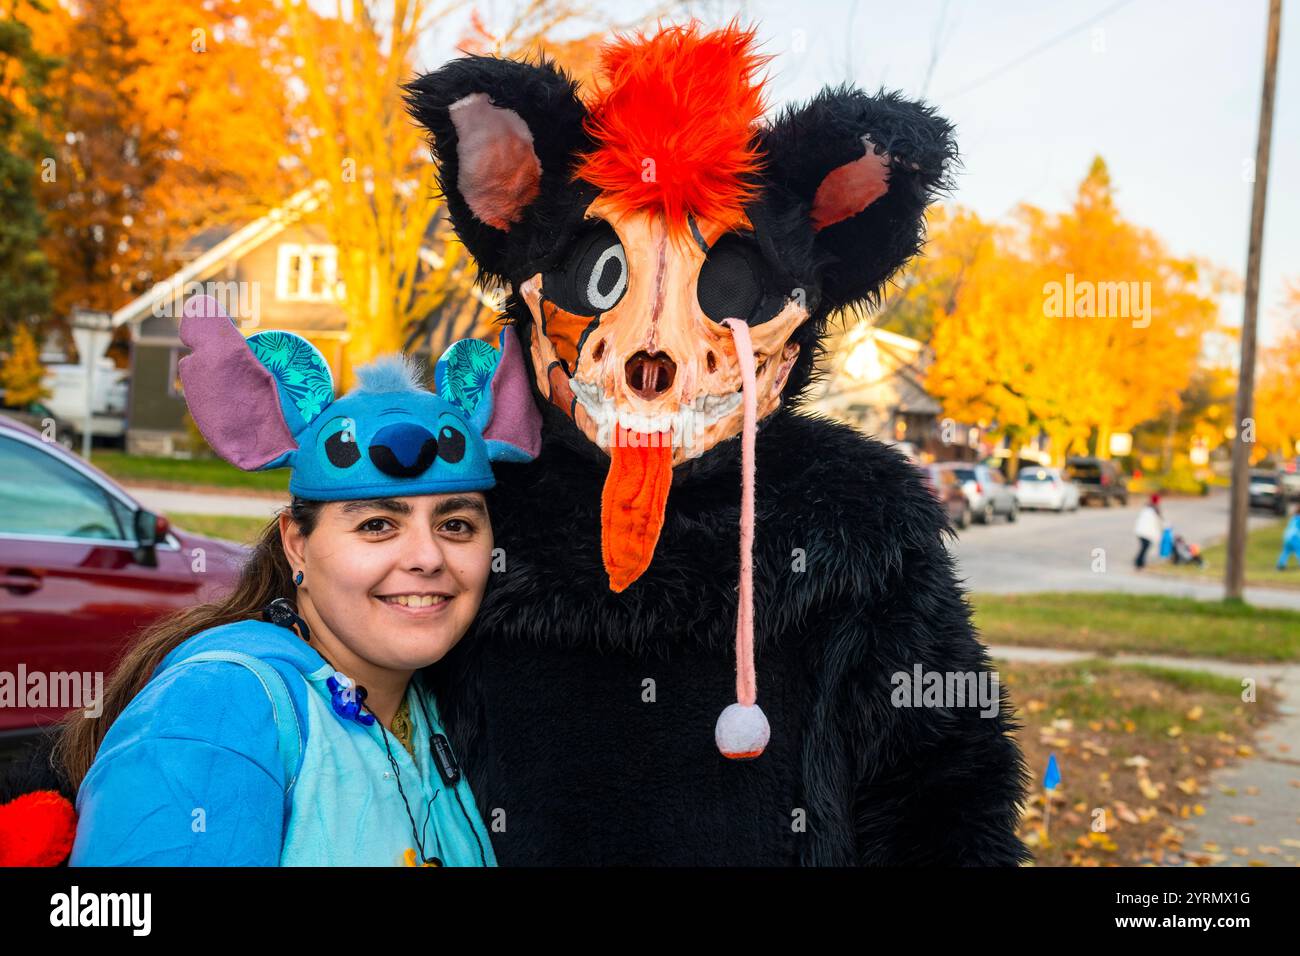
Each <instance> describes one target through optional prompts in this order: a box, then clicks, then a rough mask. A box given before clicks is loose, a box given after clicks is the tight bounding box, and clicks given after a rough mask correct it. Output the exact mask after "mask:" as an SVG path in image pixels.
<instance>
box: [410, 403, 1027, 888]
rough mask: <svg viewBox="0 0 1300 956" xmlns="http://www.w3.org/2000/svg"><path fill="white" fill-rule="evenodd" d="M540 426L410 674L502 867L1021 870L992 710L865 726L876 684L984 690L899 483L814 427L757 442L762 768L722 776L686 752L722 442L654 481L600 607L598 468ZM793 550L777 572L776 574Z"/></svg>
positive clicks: (941, 519)
mask: <svg viewBox="0 0 1300 956" xmlns="http://www.w3.org/2000/svg"><path fill="white" fill-rule="evenodd" d="M548 418H550V419H553V417H552V416H548ZM564 424H566V422H564V421H560V422H558V423H555V422H553V420H548V423H547V427H546V428H545V429H544V431H543V435H544V444H543V452H542V455H541V457H540V458H538V460H537V461H536V462H535V463H533V464H532V465H527V466H506V467H502V468H500V469H499V471H498V475H499V483H498V486H497V488H496V489H494V490H493V491H492V492H490V493H489V501H490V511H491V513H492V516H493V526H494V528H496V529H497V546H498V547H502V548H504V549H505V554H506V556H507V562H508V563H507V570H506V572H505V573H504V574H500V575H495V576H494V578H495V580H494V583H493V585H492V587H491V590H490V592H489V594H488V596H487V598H486V599H485V601H484V604H483V608H482V610H481V611H480V613H479V617H478V618H477V622H476V625H475V627H474V628H473V629H472V630H471V632H470V633H469V634H468V635H466V637H465V638H464V639H463V640H462V641H461V642H460V644H458V645H457V647H456V648H455V649H454V650H453V651H452V653H451V654H450V655H448V657H447V658H446V659H444V661H443V662H441V663H440V664H438V665H436V666H435V668H433V672H434V673H435V674H436V676H437V680H438V699H439V701H440V703H441V706H442V709H443V716H444V717H445V719H446V721H447V724H448V726H449V727H450V728H452V733H453V737H454V739H453V743H454V745H455V747H456V750H457V752H458V753H459V754H460V755H461V758H462V762H463V763H464V765H465V769H466V773H467V774H468V775H469V779H470V781H471V784H472V785H473V788H474V793H475V796H476V797H477V798H478V801H479V809H480V811H481V812H482V814H483V819H484V820H485V821H487V822H488V826H489V829H492V828H493V823H492V820H493V819H494V817H493V814H494V813H496V812H497V811H498V810H501V811H504V821H505V828H504V831H503V832H494V833H493V837H492V839H493V846H494V847H495V849H496V852H497V858H498V860H499V862H500V863H501V865H503V866H511V865H519V864H547V865H558V864H579V865H581V864H591V865H604V864H696V865H760V866H787V865H795V864H804V865H839V866H848V865H855V864H877V865H922V864H955V865H1003V864H1006V865H1010V864H1016V863H1019V862H1021V861H1023V860H1026V859H1028V858H1029V855H1028V853H1027V851H1026V850H1025V848H1024V847H1023V845H1022V844H1021V843H1020V841H1019V840H1018V839H1017V838H1016V836H1015V829H1016V824H1017V820H1018V818H1019V812H1020V808H1019V803H1020V801H1021V800H1022V799H1023V796H1024V789H1023V783H1022V779H1023V769H1022V765H1021V759H1020V754H1019V751H1018V749H1017V748H1016V746H1015V744H1014V742H1013V741H1012V740H1011V739H1010V738H1009V737H1007V736H1006V732H1007V731H1008V730H1009V729H1010V728H1011V726H1012V722H1011V720H1010V719H1009V717H1008V716H1007V708H1006V705H1005V704H1004V705H1003V709H1002V714H1001V715H1000V716H999V717H997V718H994V719H988V718H984V717H980V716H979V713H978V711H977V710H975V709H973V708H953V709H951V710H944V709H936V708H895V707H893V706H891V704H890V693H891V690H892V686H891V683H890V675H891V674H893V673H895V672H897V671H908V672H910V671H911V669H912V667H913V665H914V664H916V663H920V664H922V666H923V667H924V668H925V669H926V670H942V671H977V670H982V669H985V668H987V667H988V666H989V665H988V659H987V656H986V654H985V652H984V649H983V647H982V645H980V644H979V642H978V641H977V640H976V639H975V636H974V633H973V631H972V628H971V625H970V622H969V610H968V608H967V606H966V604H965V602H964V600H963V597H962V595H961V593H960V591H959V588H958V586H957V584H956V582H955V580H954V577H953V570H952V559H951V557H950V556H949V555H948V553H947V551H946V550H945V548H944V546H943V540H942V539H943V535H944V534H945V528H946V520H947V519H946V516H945V515H944V513H943V511H942V509H941V507H940V505H939V504H938V503H937V502H936V501H935V499H934V497H933V495H932V494H931V493H930V492H929V491H927V490H926V488H925V487H924V486H923V485H922V483H921V480H920V477H919V474H918V472H917V471H916V469H915V468H914V467H913V466H911V465H910V464H908V463H907V461H906V460H904V459H903V458H902V457H901V456H900V455H899V454H898V453H897V452H895V451H893V450H892V449H889V448H887V447H886V446H884V445H882V444H881V443H880V442H877V441H874V440H873V439H870V438H866V437H864V436H863V435H861V434H859V433H858V432H856V431H854V430H853V429H851V428H849V427H848V426H845V425H841V424H837V423H833V422H830V421H827V420H825V419H821V418H815V417H805V416H803V415H800V414H797V413H794V412H790V411H787V410H782V411H780V412H778V413H776V414H775V415H773V416H771V417H769V418H768V419H766V420H765V421H764V422H763V427H762V429H761V431H760V432H759V440H758V460H759V462H760V469H761V470H760V474H761V476H762V477H761V480H760V482H759V485H758V509H759V529H760V534H759V547H758V550H757V552H756V555H755V569H754V574H755V591H756V594H757V595H758V607H757V616H758V619H759V620H760V621H765V622H766V624H765V626H764V627H763V628H761V629H760V637H759V640H758V645H757V650H758V659H759V662H760V665H761V666H760V668H759V672H758V676H759V698H760V700H762V701H763V703H764V708H765V709H766V710H767V712H768V714H769V715H770V716H771V719H772V727H773V737H772V743H771V745H770V746H769V747H768V749H767V751H766V752H765V753H764V754H763V756H762V757H760V758H758V759H757V760H753V761H745V762H733V761H729V760H726V759H724V758H723V757H722V756H720V755H719V754H718V752H717V749H716V748H715V747H714V746H713V742H712V740H711V739H710V737H709V735H708V734H707V732H704V733H702V732H701V731H702V729H703V730H705V731H707V728H708V727H710V726H711V725H712V721H713V720H714V718H715V717H716V716H717V702H718V701H719V700H723V699H725V698H726V695H727V691H728V688H729V686H730V685H731V683H732V682H733V681H734V672H735V664H734V661H733V660H732V656H731V641H732V638H733V629H734V627H735V624H734V622H735V604H736V595H735V585H734V582H735V576H736V566H737V562H738V557H737V546H736V524H737V510H738V507H739V505H738V498H739V478H738V471H739V466H738V461H737V458H738V444H739V442H738V440H736V439H733V440H732V441H729V442H727V443H725V444H723V445H721V446H719V447H717V448H715V449H714V450H713V451H712V452H710V453H709V454H708V455H707V456H706V457H705V458H704V459H702V460H700V461H699V462H697V466H698V467H695V468H691V469H682V468H679V469H678V471H677V473H676V474H675V476H674V482H673V489H672V493H671V494H670V495H669V499H668V508H669V511H668V520H667V522H666V523H665V526H664V531H663V536H662V537H661V539H660V543H659V547H658V550H657V553H656V557H655V561H654V563H653V564H652V565H651V567H650V570H649V571H648V572H647V573H646V575H645V577H644V578H642V580H641V581H639V582H638V583H637V584H636V585H634V586H633V587H632V588H631V589H629V590H628V591H627V592H625V593H624V594H622V595H615V594H611V593H610V592H609V590H608V587H607V586H606V582H605V576H604V569H603V567H602V566H601V563H600V555H599V552H598V549H597V547H596V544H595V539H594V537H593V534H592V531H591V529H593V528H594V527H596V525H597V524H598V518H597V511H596V506H597V505H598V503H599V500H600V484H601V481H602V480H603V477H604V473H603V468H602V462H601V461H600V460H599V459H598V457H597V455H596V454H595V449H590V451H588V449H589V448H590V446H588V448H574V447H573V445H574V442H573V441H570V440H566V439H565V438H564V437H562V436H560V435H557V431H559V430H560V429H559V427H552V426H563V425H564ZM570 429H571V426H570ZM582 441H585V440H582ZM813 448H815V449H816V451H817V453H816V455H815V456H805V455H804V454H800V452H801V451H804V450H807V449H813ZM796 548H802V549H804V551H805V552H806V555H807V569H806V570H805V571H804V572H802V573H791V571H790V567H791V563H792V561H793V560H794V559H793V553H794V550H795V549H796ZM647 678H652V679H653V680H654V681H655V684H656V701H655V702H654V703H645V702H643V701H642V682H643V681H644V680H646V679H647ZM799 810H803V811H806V814H805V815H804V816H806V832H798V830H797V824H798V823H799V821H800V818H801V815H800V814H799V813H798V811H799Z"/></svg>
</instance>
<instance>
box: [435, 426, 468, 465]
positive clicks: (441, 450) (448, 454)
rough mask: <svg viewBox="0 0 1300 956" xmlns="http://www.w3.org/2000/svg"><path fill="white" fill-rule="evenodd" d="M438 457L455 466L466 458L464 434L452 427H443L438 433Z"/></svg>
mask: <svg viewBox="0 0 1300 956" xmlns="http://www.w3.org/2000/svg"><path fill="white" fill-rule="evenodd" d="M438 457H439V458H441V459H442V460H443V461H445V462H449V463H450V464H453V465H454V464H456V462H458V461H460V460H461V459H462V458H464V457H465V436H464V434H462V433H461V432H460V431H458V430H457V429H455V428H452V427H451V426H450V425H443V426H442V428H441V429H440V430H439V432H438Z"/></svg>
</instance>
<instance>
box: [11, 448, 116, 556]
mask: <svg viewBox="0 0 1300 956" xmlns="http://www.w3.org/2000/svg"><path fill="white" fill-rule="evenodd" d="M0 534H43V535H53V536H56V537H66V538H102V539H107V540H111V541H126V540H130V539H128V537H127V535H126V534H125V533H124V530H123V528H122V523H121V521H119V520H118V516H117V513H116V512H115V511H114V510H113V508H112V506H111V505H110V504H109V501H108V496H107V495H106V494H105V493H104V489H102V488H101V487H99V485H97V484H95V482H93V481H91V480H90V479H89V478H87V477H86V476H85V475H82V474H81V473H80V472H78V471H76V470H75V469H74V468H72V467H70V466H68V465H66V464H64V463H63V462H61V461H59V460H58V459H57V458H55V457H54V456H53V455H52V454H50V453H48V452H45V451H42V450H41V449H40V448H37V447H35V446H33V445H29V444H27V443H26V442H20V441H15V440H14V439H12V438H0Z"/></svg>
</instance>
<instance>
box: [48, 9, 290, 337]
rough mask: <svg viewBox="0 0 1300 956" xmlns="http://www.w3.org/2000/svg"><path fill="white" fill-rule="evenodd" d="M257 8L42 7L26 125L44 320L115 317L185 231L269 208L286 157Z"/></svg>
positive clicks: (262, 13)
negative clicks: (43, 106)
mask: <svg viewBox="0 0 1300 956" xmlns="http://www.w3.org/2000/svg"><path fill="white" fill-rule="evenodd" d="M277 24H278V14H277V13H276V11H275V8H274V6H273V4H271V3H270V0H63V2H58V0H50V5H49V8H48V11H47V13H46V15H45V16H43V17H41V18H40V19H39V20H38V21H35V22H34V30H35V35H36V37H37V41H38V43H39V45H40V46H41V49H42V50H43V51H44V52H46V53H48V54H50V55H53V56H56V57H58V58H59V60H60V64H61V65H60V66H59V68H58V69H56V70H54V71H53V72H52V73H51V75H50V79H49V83H48V86H47V91H46V92H47V95H48V98H49V100H50V102H51V104H52V108H51V109H50V110H49V111H47V112H46V113H44V114H43V115H41V116H40V117H39V119H40V122H41V126H42V129H43V131H44V132H45V134H46V137H47V138H48V139H49V141H50V142H51V143H53V144H54V146H53V149H52V150H51V151H50V153H49V155H48V156H47V157H46V159H45V160H44V161H43V170H48V175H45V176H43V177H42V180H41V184H40V193H39V198H40V201H41V205H42V208H43V209H44V210H45V213H46V216H47V218H48V220H49V223H50V234H49V236H48V238H47V239H46V241H45V244H44V248H45V250H46V252H47V253H48V255H49V257H50V260H51V261H52V262H53V263H54V265H55V267H56V268H57V270H58V274H59V284H58V290H57V293H56V296H55V312H56V315H58V316H60V317H63V316H66V315H67V314H68V313H69V312H70V311H71V310H72V309H73V308H74V307H76V306H85V307H89V308H96V309H108V310H112V309H116V308H118V307H120V306H121V305H123V304H125V303H126V302H127V301H129V300H130V299H131V298H133V297H134V296H135V295H138V294H139V293H141V292H143V291H145V290H146V289H148V288H149V287H150V286H152V285H153V284H154V283H155V282H157V281H159V280H160V279H162V278H165V277H166V276H167V275H169V274H170V273H171V272H173V271H174V270H175V268H176V263H175V261H174V258H173V256H174V253H175V252H176V251H177V249H178V248H179V247H180V246H181V245H182V244H183V243H184V242H185V241H186V240H187V239H189V237H190V236H192V235H193V234H194V233H196V232H198V231H200V230H202V229H204V228H206V227H208V226H211V225H215V224H220V223H225V222H233V221H238V220H241V219H246V218H248V217H249V216H251V215H253V214H256V213H259V212H261V211H264V210H265V209H266V208H268V207H270V206H273V205H278V204H279V203H280V202H282V201H283V199H284V197H285V196H286V195H288V194H289V192H290V191H291V190H292V188H293V186H294V184H295V181H298V182H300V181H301V180H302V177H303V174H302V172H301V171H298V173H297V180H295V173H294V171H293V170H292V169H289V168H286V167H285V166H284V165H283V164H282V163H281V158H282V156H283V155H284V153H285V152H286V150H285V146H284V144H285V142H286V140H287V138H288V136H287V126H286V120H285V107H284V95H283V93H282V88H283V86H284V82H285V79H286V78H285V76H284V75H283V74H277V73H275V72H274V64H273V63H272V62H271V61H270V60H269V59H268V58H267V57H266V56H265V55H264V52H265V50H266V47H267V44H268V43H273V42H274V41H275V37H277V36H278V33H279V27H278V25H277Z"/></svg>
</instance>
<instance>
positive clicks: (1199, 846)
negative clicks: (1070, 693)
mask: <svg viewBox="0 0 1300 956" xmlns="http://www.w3.org/2000/svg"><path fill="white" fill-rule="evenodd" d="M989 653H990V654H991V655H992V656H993V657H994V658H995V659H998V660H1004V661H1011V662H1023V663H1031V664H1058V663H1068V662H1070V661H1079V660H1085V659H1087V658H1090V657H1096V656H1097V655H1095V654H1089V653H1088V652H1086V651H1066V650H1058V649H1055V648H1045V647H1041V648H1040V647H1006V646H1001V645H999V646H991V647H990V648H989ZM1105 659H1106V660H1107V661H1110V662H1113V663H1116V664H1153V665H1156V666H1159V667H1170V668H1177V669H1179V670H1194V671H1209V672H1210V673H1213V674H1222V675H1224V676H1227V677H1236V678H1244V677H1250V678H1254V680H1255V682H1256V686H1257V687H1260V688H1267V689H1269V690H1272V691H1274V692H1275V693H1277V694H1278V695H1279V697H1280V700H1279V702H1278V713H1279V716H1278V719H1277V720H1276V721H1274V722H1273V723H1271V724H1269V725H1267V726H1266V727H1265V728H1264V729H1263V730H1262V731H1261V732H1260V734H1259V736H1258V739H1257V745H1256V749H1255V754H1254V756H1252V757H1246V758H1243V759H1241V760H1240V761H1239V762H1238V763H1236V764H1234V765H1233V766H1230V767H1223V768H1221V769H1219V770H1216V771H1214V772H1213V773H1212V774H1211V775H1210V778H1209V785H1208V787H1207V788H1206V791H1207V792H1205V793H1204V794H1203V800H1202V802H1203V804H1204V806H1205V815H1204V816H1202V817H1198V818H1196V819H1194V820H1186V821H1178V822H1177V825H1178V826H1179V828H1180V829H1182V830H1184V831H1185V832H1186V833H1187V840H1186V846H1187V850H1188V852H1197V853H1200V852H1207V851H1204V850H1203V844H1205V843H1211V844H1218V851H1217V853H1216V855H1215V856H1216V863H1215V864H1214V865H1216V866H1233V865H1238V866H1243V865H1245V863H1246V862H1247V860H1251V859H1260V860H1264V861H1267V862H1269V863H1275V864H1278V865H1283V866H1295V865H1297V861H1300V664H1251V663H1242V662H1239V661H1224V660H1211V659H1206V658H1188V657H1164V656H1160V655H1150V654H1116V655H1114V656H1110V657H1106V658H1105ZM1261 846H1268V847H1277V848H1278V850H1280V851H1281V852H1280V853H1279V854H1277V855H1266V854H1263V853H1261V851H1260V849H1259V848H1260V847H1261ZM1235 847H1245V848H1246V849H1247V850H1248V851H1249V854H1248V855H1247V856H1245V857H1243V856H1238V855H1236V854H1234V853H1233V849H1234V848H1235ZM1220 856H1221V857H1222V859H1218V857H1220Z"/></svg>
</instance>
